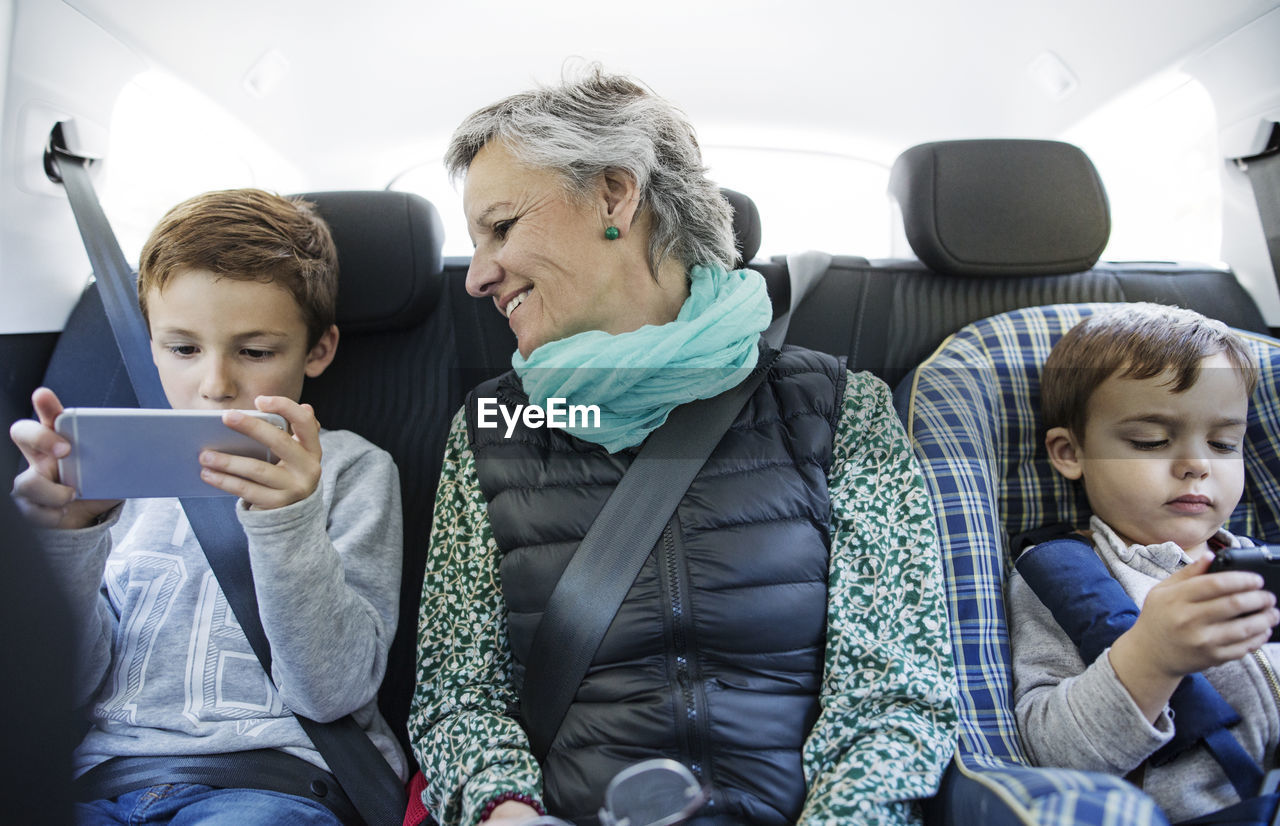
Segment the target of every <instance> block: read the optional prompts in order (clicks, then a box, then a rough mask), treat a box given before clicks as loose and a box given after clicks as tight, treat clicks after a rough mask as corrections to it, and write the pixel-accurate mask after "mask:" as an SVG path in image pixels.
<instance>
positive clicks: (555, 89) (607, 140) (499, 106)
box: [444, 66, 737, 277]
mask: <svg viewBox="0 0 1280 826" xmlns="http://www.w3.org/2000/svg"><path fill="white" fill-rule="evenodd" d="M493 140H499V141H501V142H502V143H503V145H504V146H505V147H506V148H507V149H508V150H509V151H510V152H511V153H512V155H514V156H515V158H516V159H517V160H519V161H520V162H521V163H525V164H528V165H530V166H533V167H536V168H542V169H548V170H552V171H554V172H557V173H559V175H560V177H561V178H562V179H563V180H564V183H565V187H566V190H567V191H568V192H569V193H570V194H571V195H573V196H575V197H584V196H586V195H587V193H589V192H590V191H591V188H592V187H593V186H594V185H595V184H596V183H597V181H599V179H600V176H601V175H603V174H604V173H605V172H607V171H609V170H622V171H624V172H626V173H628V174H630V175H631V176H632V177H633V178H634V179H635V182H636V186H637V188H638V190H639V192H640V207H639V208H640V209H641V210H645V209H647V210H648V211H649V215H650V216H651V221H652V234H651V237H650V239H649V252H648V258H649V268H650V270H651V271H652V272H653V273H654V276H655V277H657V272H658V266H659V265H660V264H661V263H662V262H663V261H664V260H666V259H667V257H668V256H670V257H674V258H675V259H676V260H677V261H680V262H681V263H682V264H684V266H685V268H686V270H687V269H688V268H689V267H692V266H694V265H697V264H710V263H712V262H719V263H721V264H723V265H724V266H725V267H726V268H732V267H733V265H734V261H735V259H736V257H737V253H736V250H735V241H734V236H733V211H732V209H731V207H730V206H729V203H728V202H727V201H726V200H725V199H724V197H723V196H721V194H720V190H719V188H718V187H717V186H716V185H715V184H714V183H713V182H712V181H710V180H708V179H707V176H706V172H707V170H706V167H704V166H703V165H702V152H701V150H700V149H699V148H698V140H697V137H696V136H695V135H694V131H693V127H692V126H690V125H689V123H688V121H687V120H686V119H685V116H684V113H683V112H681V111H680V110H679V109H677V108H676V107H675V106H674V105H673V104H671V103H670V102H668V101H667V100H664V99H663V98H661V97H659V96H658V95H656V94H654V93H652V92H650V91H647V90H645V89H644V88H643V87H641V86H640V85H639V84H637V83H635V82H634V81H632V80H630V79H628V78H626V77H623V76H621V75H607V74H604V73H603V72H602V71H601V69H600V67H599V66H592V67H590V69H589V70H588V73H587V75H586V77H584V78H582V79H581V80H565V81H563V82H562V83H561V84H560V85H559V86H552V87H539V88H537V89H533V90H531V91H528V92H521V93H520V94H516V95H512V96H511V97H508V98H505V99H503V100H500V101H498V102H497V103H494V104H492V105H490V106H486V107H484V108H483V109H480V110H478V111H476V112H473V113H472V114H471V115H469V116H468V117H467V118H466V119H465V120H464V121H463V122H462V124H461V125H460V126H458V128H457V130H455V131H454V133H453V138H452V139H451V140H450V141H449V149H448V151H447V152H446V153H445V161H444V162H445V168H446V169H447V170H448V171H449V174H450V176H452V177H453V178H454V180H457V179H458V178H460V177H462V176H463V175H465V174H466V171H467V169H468V168H470V166H471V162H472V161H473V160H475V157H476V155H477V154H478V153H479V152H480V150H481V149H483V148H484V146H485V145H486V144H488V143H489V142H490V141H493Z"/></svg>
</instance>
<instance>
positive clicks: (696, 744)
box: [662, 516, 709, 784]
mask: <svg viewBox="0 0 1280 826" xmlns="http://www.w3.org/2000/svg"><path fill="white" fill-rule="evenodd" d="M677 527H678V522H677V521H676V517H675V516H672V517H671V520H670V521H669V522H667V526H666V527H665V528H663V529H662V570H663V578H664V579H665V581H666V586H667V587H666V590H667V610H668V611H669V612H670V617H671V633H672V649H671V650H672V658H673V664H674V669H673V670H674V672H675V678H676V680H675V685H674V686H673V689H674V691H673V694H674V696H675V703H676V707H675V711H676V731H677V733H678V734H679V736H680V739H681V741H682V747H683V749H684V751H685V753H686V754H687V755H688V756H689V761H690V762H689V769H690V771H692V772H693V775H694V777H696V778H698V780H699V781H701V782H703V783H704V784H705V783H706V777H705V774H706V773H707V770H708V768H709V767H708V766H706V765H705V762H706V755H707V749H706V726H707V720H706V697H705V696H704V695H703V691H702V685H701V678H700V675H699V674H698V669H697V664H696V662H695V660H694V658H695V656H696V653H697V652H696V647H695V643H694V639H693V628H692V623H691V621H690V619H689V616H688V613H687V610H686V609H687V606H686V604H685V603H686V598H685V592H686V590H687V582H686V574H685V571H684V566H683V565H681V562H682V555H681V554H680V548H679V547H678V540H677V538H676V536H677V534H676V529H677Z"/></svg>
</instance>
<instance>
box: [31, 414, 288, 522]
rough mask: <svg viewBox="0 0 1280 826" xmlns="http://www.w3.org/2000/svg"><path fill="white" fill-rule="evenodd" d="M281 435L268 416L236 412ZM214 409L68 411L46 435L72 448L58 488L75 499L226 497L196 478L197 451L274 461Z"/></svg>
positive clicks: (277, 421)
mask: <svg viewBox="0 0 1280 826" xmlns="http://www.w3.org/2000/svg"><path fill="white" fill-rule="evenodd" d="M241 412H243V413H245V414H247V415H250V416H256V417H258V418H260V419H263V420H265V421H268V422H271V423H272V424H274V425H275V426H276V427H279V428H281V429H285V420H284V419H283V418H282V417H280V416H277V415H276V414H274V413H263V412H261V411H258V410H244V411H241ZM222 414H223V411H221V410H151V409H147V410H143V409H137V408H117V407H69V408H67V409H66V410H63V411H62V413H61V414H60V415H59V416H58V418H57V419H56V420H55V421H54V423H53V429H54V430H56V431H57V432H58V433H60V434H62V436H64V437H65V438H66V439H67V441H69V442H71V453H70V454H68V455H67V457H66V458H64V459H59V460H58V473H59V476H60V477H61V479H62V483H63V484H64V485H70V486H71V487H73V488H75V489H76V495H77V496H79V497H80V498H81V499H147V498H154V497H162V496H230V494H228V493H224V492H223V491H221V490H218V489H217V488H215V487H214V486H213V485H210V484H208V483H207V482H205V481H204V480H203V479H201V478H200V460H199V456H200V451H202V450H205V449H210V450H217V451H221V452H223V453H234V454H236V455H239V456H251V457H253V458H255V459H261V460H263V461H264V462H274V461H275V457H274V456H273V455H272V454H271V452H270V451H269V450H268V449H267V448H266V447H265V446H263V445H262V444H261V443H259V442H257V441H255V440H253V439H250V438H249V437H248V436H245V435H243V434H241V433H237V432H236V431H234V430H232V429H231V428H229V427H227V426H226V425H225V424H223V423H222Z"/></svg>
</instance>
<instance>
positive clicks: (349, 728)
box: [45, 123, 405, 826]
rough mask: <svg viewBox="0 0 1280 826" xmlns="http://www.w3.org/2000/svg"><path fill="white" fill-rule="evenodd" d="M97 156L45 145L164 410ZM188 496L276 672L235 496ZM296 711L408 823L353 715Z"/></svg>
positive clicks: (139, 378) (148, 395) (146, 383)
mask: <svg viewBox="0 0 1280 826" xmlns="http://www.w3.org/2000/svg"><path fill="white" fill-rule="evenodd" d="M90 162H91V161H90V159H88V158H84V157H81V156H79V155H76V154H74V153H72V152H71V151H69V150H68V149H67V147H66V143H65V138H64V135H63V130H62V124H61V123H59V124H58V125H56V126H55V127H54V129H53V132H52V133H51V134H50V136H49V145H48V147H47V148H46V150H45V171H46V172H47V173H48V174H49V177H50V179H51V180H53V181H54V182H55V183H62V185H63V187H64V188H65V189H66V191H67V198H68V200H70V202H71V209H72V211H73V212H74V213H75V217H76V224H77V226H78V227H79V228H80V234H81V237H82V239H83V240H84V245H85V251H86V252H87V253H88V254H89V262H90V264H91V265H92V267H93V272H94V275H95V276H96V278H97V282H98V289H99V292H100V294H101V295H102V303H103V307H104V309H105V310H106V314H107V319H108V321H109V322H110V324H111V330H112V333H113V334H114V335H115V338H116V344H117V346H118V347H119V348H120V355H121V357H122V358H123V360H124V364H125V368H126V370H127V372H128V374H129V380H130V382H131V383H132V384H133V388H134V392H135V394H136V395H137V397H138V403H139V404H140V405H141V406H143V407H155V408H165V407H168V406H169V403H168V400H167V399H166V398H165V395H164V388H163V386H162V385H161V384H160V377H159V374H158V373H157V372H156V370H155V366H154V364H153V363H152V361H151V347H150V336H149V335H148V333H147V330H146V327H145V324H144V322H143V320H142V314H141V312H140V311H139V310H138V304H137V300H136V298H135V295H136V289H135V279H134V276H133V270H132V268H130V267H129V265H128V263H127V262H126V261H125V257H124V253H123V252H122V251H121V249H120V244H119V242H117V240H116V237H115V233H114V232H113V231H112V229H111V225H110V223H109V222H108V221H107V217H106V214H105V213H104V212H103V211H102V206H101V204H100V203H99V202H98V197H97V195H96V194H95V192H94V189H93V182H92V181H91V180H90V178H89V170H88V164H89V163H90ZM181 501H182V508H183V510H184V511H185V513H186V515H187V522H188V523H189V524H190V525H191V531H192V533H193V534H194V535H195V537H196V540H197V541H198V542H199V543H200V547H201V548H202V549H203V550H204V553H205V556H206V558H207V559H208V561H209V568H210V569H211V570H212V571H213V574H214V576H215V577H217V579H218V585H219V586H220V587H221V588H222V593H223V594H224V595H225V596H226V598H227V603H228V604H229V605H230V607H231V610H232V612H233V613H234V614H235V617H236V620H237V622H239V623H240V627H241V629H242V630H243V631H244V635H245V637H247V638H248V640H249V645H250V646H251V647H252V648H253V651H254V653H255V654H256V655H257V656H258V660H259V662H261V663H262V667H263V669H264V670H265V671H266V673H267V677H268V678H270V676H271V646H270V643H269V642H268V641H267V636H266V633H265V631H264V630H263V628H262V619H261V617H260V616H259V615H258V597H257V592H256V591H255V590H254V587H253V574H252V572H251V570H250V567H249V543H248V538H247V537H246V536H245V535H244V531H243V530H242V529H241V528H240V523H239V521H238V520H237V519H236V516H235V510H234V508H235V500H234V499H231V498H229V497H216V498H194V499H187V498H184V499H182V500H181ZM295 716H296V717H297V720H298V722H299V723H300V724H301V725H302V728H303V730H304V731H306V733H307V736H308V737H310V738H311V742H312V743H313V744H314V745H315V747H316V749H317V750H318V751H319V752H320V754H321V756H323V757H324V760H325V762H326V763H328V764H329V769H330V770H331V771H332V772H333V774H334V776H335V777H337V778H338V783H339V784H340V785H341V786H342V788H343V791H345V792H346V793H347V795H348V797H350V798H351V800H352V802H353V803H354V804H355V807H356V808H357V809H358V810H359V812H360V815H361V817H362V818H363V819H364V821H365V822H366V823H368V824H370V826H384V824H386V825H387V826H393V825H394V824H399V823H401V822H402V819H403V816H404V810H405V792H404V786H403V784H402V783H401V782H400V779H399V778H398V777H396V774H395V772H394V771H393V770H392V769H391V766H390V765H389V764H388V763H387V761H386V758H384V757H383V756H382V753H381V752H379V751H378V748H377V746H375V745H374V744H373V741H372V740H370V739H369V737H368V735H367V734H365V732H364V731H363V730H362V729H361V728H360V726H359V724H358V723H356V721H355V720H354V719H353V718H352V717H351V715H347V716H345V717H343V718H342V719H340V720H335V721H333V722H331V723H318V722H316V721H314V720H310V719H308V718H306V717H303V716H301V715H295Z"/></svg>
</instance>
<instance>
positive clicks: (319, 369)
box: [303, 324, 338, 379]
mask: <svg viewBox="0 0 1280 826" xmlns="http://www.w3.org/2000/svg"><path fill="white" fill-rule="evenodd" d="M337 352H338V325H337V324H330V325H329V329H327V330H325V331H324V333H322V334H321V335H320V340H319V341H317V342H316V344H315V346H314V347H312V348H311V352H309V353H307V363H306V366H305V367H304V368H303V372H305V373H306V374H307V377H308V378H312V379H314V378H315V377H316V376H318V375H320V374H321V373H323V372H324V371H325V368H326V367H328V366H329V365H330V364H331V363H332V362H333V357H334V356H335V355H337Z"/></svg>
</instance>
